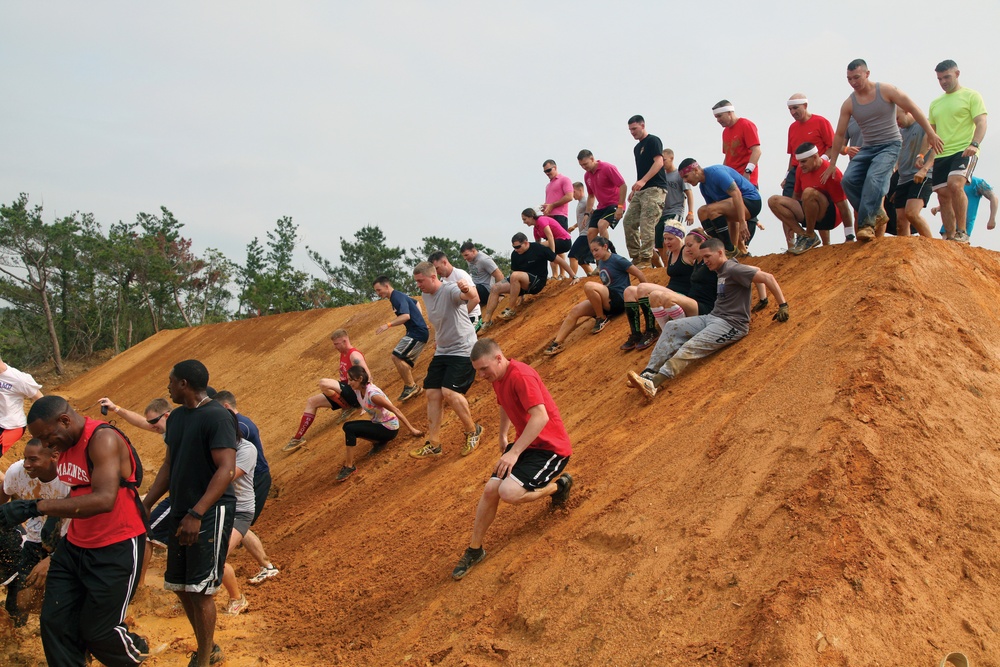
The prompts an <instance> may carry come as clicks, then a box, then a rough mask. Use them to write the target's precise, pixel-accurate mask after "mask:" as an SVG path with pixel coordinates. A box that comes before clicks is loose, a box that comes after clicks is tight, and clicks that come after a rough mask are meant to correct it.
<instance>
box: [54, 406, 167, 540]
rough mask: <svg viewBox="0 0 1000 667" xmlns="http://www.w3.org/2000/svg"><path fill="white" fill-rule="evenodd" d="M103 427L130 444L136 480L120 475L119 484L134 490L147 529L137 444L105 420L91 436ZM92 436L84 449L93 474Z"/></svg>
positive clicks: (133, 497)
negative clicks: (131, 480) (140, 492)
mask: <svg viewBox="0 0 1000 667" xmlns="http://www.w3.org/2000/svg"><path fill="white" fill-rule="evenodd" d="M102 428H110V429H113V430H114V431H115V432H116V433H117V434H118V435H119V437H121V439H122V440H124V441H125V444H126V445H127V446H128V449H129V454H130V455H131V456H132V476H133V477H135V481H134V482H130V481H129V480H127V479H126V478H124V477H121V476H119V477H118V486H119V487H121V488H123V489H130V490H131V491H132V494H131V495H132V499H133V500H135V505H136V509H138V510H139V516H140V517H142V523H143V525H144V526H146V530H149V513H148V512H147V511H146V506H145V505H143V504H142V498H140V497H139V484H141V483H142V462H141V461H140V459H139V452H137V451H135V446H133V445H132V441H131V440H129V439H128V436H127V435H125V433H124V432H123V431H122V430H121V429H120V428H118V427H117V426H115V425H114V424H108V423H106V422H105V423H103V424H100V425H98V427H97V428H95V429H94V430H93V432H91V434H90V438H93V437H94V434H95V433H97V432H98V431H100V430H101V429H102ZM90 438H88V439H87V448H86V449H85V450H84V451H85V453H86V455H87V472H88V473H90V474H93V473H94V462H93V461H92V460H91V459H90ZM88 486H90V484H78V485H76V486H74V487H72V488H73V489H82V488H87V487H88Z"/></svg>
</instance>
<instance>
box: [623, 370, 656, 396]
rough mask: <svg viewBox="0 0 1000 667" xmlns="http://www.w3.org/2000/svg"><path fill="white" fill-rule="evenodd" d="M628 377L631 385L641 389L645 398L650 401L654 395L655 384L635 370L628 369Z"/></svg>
mask: <svg viewBox="0 0 1000 667" xmlns="http://www.w3.org/2000/svg"><path fill="white" fill-rule="evenodd" d="M628 379H629V382H630V383H632V385H633V386H635V387H638V388H639V389H641V390H642V393H643V394H645V395H646V400H648V401H652V400H653V398H654V397H655V396H656V385H654V384H653V381H652V380H650V379H649V378H646V377H643V376H642V375H639V374H638V373H636V372H635V371H629V372H628Z"/></svg>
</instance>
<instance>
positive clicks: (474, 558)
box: [451, 547, 486, 581]
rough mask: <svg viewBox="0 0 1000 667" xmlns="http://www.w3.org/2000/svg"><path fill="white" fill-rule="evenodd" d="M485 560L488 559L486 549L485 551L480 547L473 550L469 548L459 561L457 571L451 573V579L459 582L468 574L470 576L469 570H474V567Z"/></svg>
mask: <svg viewBox="0 0 1000 667" xmlns="http://www.w3.org/2000/svg"><path fill="white" fill-rule="evenodd" d="M484 558H486V550H485V549H483V548H482V547H479V548H478V549H473V548H472V547H468V548H467V549H466V550H465V553H464V554H462V557H461V558H460V559H459V561H458V565H456V566H455V569H454V570H452V571H451V578H452V579H454V580H455V581H458V580H459V579H461V578H462V577H464V576H465V575H466V574H468V572H469V570H471V569H472V566H473V565H475V564H476V563H478V562H479V561H481V560H482V559H484Z"/></svg>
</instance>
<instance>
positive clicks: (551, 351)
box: [542, 341, 566, 357]
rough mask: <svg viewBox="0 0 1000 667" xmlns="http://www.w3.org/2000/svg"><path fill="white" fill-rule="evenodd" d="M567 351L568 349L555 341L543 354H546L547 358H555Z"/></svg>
mask: <svg viewBox="0 0 1000 667" xmlns="http://www.w3.org/2000/svg"><path fill="white" fill-rule="evenodd" d="M565 349H566V348H564V347H563V346H562V343H557V342H555V341H552V342H551V343H549V346H548V347H547V348H545V351H544V352H542V354H544V355H545V356H546V357H554V356H556V355H557V354H559V353H560V352H562V351H563V350H565Z"/></svg>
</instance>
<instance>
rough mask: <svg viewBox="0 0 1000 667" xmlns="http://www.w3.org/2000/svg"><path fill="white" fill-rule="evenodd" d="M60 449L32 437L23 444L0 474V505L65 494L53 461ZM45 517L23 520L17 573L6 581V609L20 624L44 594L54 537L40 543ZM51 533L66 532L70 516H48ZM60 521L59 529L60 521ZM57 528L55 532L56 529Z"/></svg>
mask: <svg viewBox="0 0 1000 667" xmlns="http://www.w3.org/2000/svg"><path fill="white" fill-rule="evenodd" d="M58 461H59V452H58V451H56V450H54V449H50V448H48V447H45V446H44V445H43V444H42V443H41V441H40V440H37V439H32V440H29V441H28V443H27V444H26V445H25V446H24V460H23V461H15V462H14V463H13V464H11V466H10V468H8V469H7V474H6V475H3V476H2V477H3V489H2V490H0V505H2V504H4V503H6V502H7V501H9V500H41V499H42V498H46V499H56V498H65V497H66V496H68V495H69V487H68V486H67V485H66V484H64V483H63V482H61V481H59V475H58V471H57V469H56V464H57V463H58ZM45 520H46V519H45V517H44V516H37V517H35V518H33V519H28V520H27V521H25V522H24V524H23V526H24V532H25V539H24V543H23V545H22V547H21V552H20V557H19V560H18V563H17V577H16V578H15V579H14V580H13V581H12V582H10V583H9V584H8V585H7V604H6V609H7V613H8V614H10V616H11V618H12V619H13V620H14V625H15V626H18V627H20V626H23V625H24V624H25V623H26V622H27V620H28V612H32V611H33V612H38V610H39V609H40V607H41V602H42V597H43V595H44V594H45V577H46V575H47V574H48V572H49V553H50V552H51V551H52V549H53V546H54V544H53V543H54V542H55V540H54V539H51V540H47V543H46V544H44V545H43V544H42V527H43V526H44V525H45ZM50 521H53V522H54V525H53V526H51V528H52V529H53V535H54V537H58V536H59V535H61V534H65V532H66V528H67V527H68V526H69V520H66V519H63V520H56V519H50ZM60 523H61V524H62V525H61V529H60V526H59V524H60ZM56 531H58V533H57V532H56Z"/></svg>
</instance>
